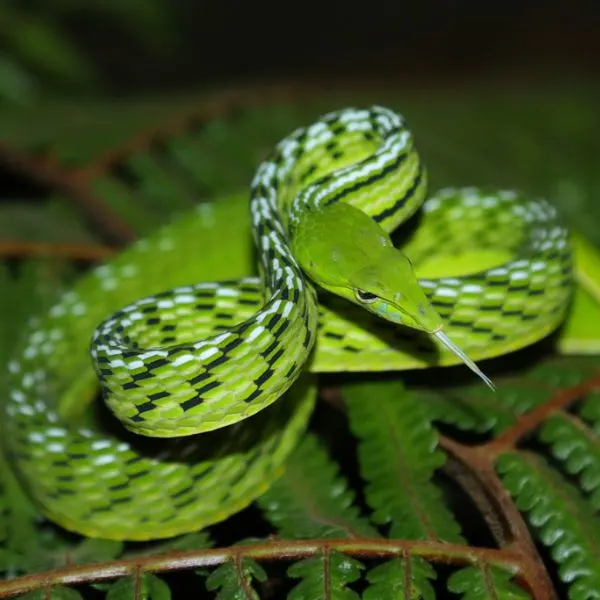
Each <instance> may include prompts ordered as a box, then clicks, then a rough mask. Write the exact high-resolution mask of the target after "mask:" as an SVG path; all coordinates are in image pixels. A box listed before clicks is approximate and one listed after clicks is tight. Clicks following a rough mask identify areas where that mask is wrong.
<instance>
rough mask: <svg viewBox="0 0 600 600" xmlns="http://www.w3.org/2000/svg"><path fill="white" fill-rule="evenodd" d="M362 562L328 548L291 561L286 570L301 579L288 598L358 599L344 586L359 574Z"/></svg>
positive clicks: (362, 567)
mask: <svg viewBox="0 0 600 600" xmlns="http://www.w3.org/2000/svg"><path fill="white" fill-rule="evenodd" d="M363 569H364V565H363V564H362V563H360V562H358V561H357V560H355V559H353V558H350V557H348V556H345V555H344V554H340V553H339V552H335V551H330V552H326V553H324V554H322V555H321V556H313V557H311V558H307V559H305V560H301V561H300V562H297V563H295V564H293V565H292V566H291V567H290V568H289V569H288V571H287V574H288V575H289V576H290V577H292V578H294V579H301V580H302V581H300V583H298V584H297V585H296V586H295V587H294V589H293V590H292V591H291V592H290V593H289V595H288V600H359V599H360V596H359V595H358V594H357V593H356V592H355V591H353V590H351V589H349V588H348V587H347V586H348V584H350V583H354V582H355V581H357V580H358V579H359V578H360V575H361V572H362V570H363Z"/></svg>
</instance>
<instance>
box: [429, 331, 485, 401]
mask: <svg viewBox="0 0 600 600" xmlns="http://www.w3.org/2000/svg"><path fill="white" fill-rule="evenodd" d="M433 335H434V336H435V337H436V338H437V339H438V340H440V342H442V344H444V346H446V348H448V350H450V351H451V352H453V353H454V354H455V355H456V356H458V358H460V360H462V361H463V363H465V365H466V366H467V367H469V369H471V371H473V373H475V374H476V375H478V376H479V377H480V378H481V379H482V380H483V382H484V383H485V384H486V385H487V386H488V387H489V388H490V389H491V390H492V391H495V390H496V386H495V385H494V383H493V382H492V380H491V379H490V378H489V377H488V376H487V375H485V373H483V371H481V369H480V368H479V367H478V366H477V365H476V364H475V363H474V362H473V361H472V360H471V359H470V358H469V357H468V356H467V355H466V354H465V353H464V352H463V351H462V350H461V349H460V348H459V347H458V346H457V345H456V344H455V343H454V342H453V341H452V340H451V339H450V338H449V337H448V336H447V335H446V334H445V333H444V332H443V331H436V332H435V333H434V334H433Z"/></svg>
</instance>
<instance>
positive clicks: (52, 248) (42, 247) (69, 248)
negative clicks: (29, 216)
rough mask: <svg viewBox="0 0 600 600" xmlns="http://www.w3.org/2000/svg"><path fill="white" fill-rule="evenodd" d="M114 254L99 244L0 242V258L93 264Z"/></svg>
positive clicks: (111, 249)
mask: <svg viewBox="0 0 600 600" xmlns="http://www.w3.org/2000/svg"><path fill="white" fill-rule="evenodd" d="M114 253H115V249H114V248H111V247H110V246H103V245H100V244H76V243H73V244H69V243H64V244H62V243H55V242H24V241H22V240H4V241H0V257H11V258H12V257H14V258H35V257H40V256H41V257H51V258H54V257H57V258H69V259H71V260H83V261H90V262H95V261H98V260H104V259H105V258H108V257H109V256H112V255H113V254H114Z"/></svg>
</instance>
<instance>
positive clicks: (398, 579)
mask: <svg viewBox="0 0 600 600" xmlns="http://www.w3.org/2000/svg"><path fill="white" fill-rule="evenodd" d="M435 578H436V572H435V570H434V569H433V567H432V566H431V565H430V564H429V563H428V562H427V561H425V560H423V559H422V558H421V557H419V556H414V557H413V556H410V555H407V556H406V558H402V559H399V558H395V559H393V560H390V561H389V562H386V563H384V564H382V565H379V566H377V567H375V568H374V569H372V570H371V571H369V573H368V575H367V580H368V581H369V583H370V585H369V587H368V588H367V589H366V590H365V592H364V594H363V600H381V599H382V598H394V599H395V600H435V597H436V595H435V590H434V589H433V586H432V585H431V580H432V579H435Z"/></svg>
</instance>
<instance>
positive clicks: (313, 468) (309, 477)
mask: <svg viewBox="0 0 600 600" xmlns="http://www.w3.org/2000/svg"><path fill="white" fill-rule="evenodd" d="M354 497H355V494H354V492H353V491H352V490H350V489H349V488H348V483H347V482H346V480H345V479H344V478H343V477H342V476H341V475H340V473H339V468H338V466H337V465H336V463H334V462H333V461H332V460H331V459H330V458H329V456H328V455H327V453H326V451H325V449H324V448H323V445H322V444H321V442H320V441H319V440H318V439H317V438H316V437H315V436H314V435H310V434H309V435H307V436H306V437H305V438H304V439H303V441H302V442H301V444H300V446H299V447H298V448H297V449H296V450H295V452H294V454H293V455H292V456H291V458H289V459H288V461H287V463H286V466H285V471H284V473H283V475H282V476H281V477H280V478H279V479H278V480H277V481H276V482H275V483H274V484H272V485H271V487H270V488H269V490H268V491H267V492H266V493H265V494H263V495H262V496H261V497H260V498H259V499H258V504H259V506H260V507H261V508H262V509H263V511H264V512H265V516H266V517H267V518H268V519H269V521H271V523H273V525H275V527H277V530H278V534H279V535H280V536H282V537H284V538H328V537H329V538H332V537H333V538H341V537H356V536H363V537H378V535H379V534H378V533H377V531H376V530H375V529H373V528H372V527H371V526H370V525H369V523H368V521H367V520H366V519H363V518H361V517H360V516H359V511H358V509H357V508H356V507H355V506H354V505H353V502H354Z"/></svg>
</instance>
